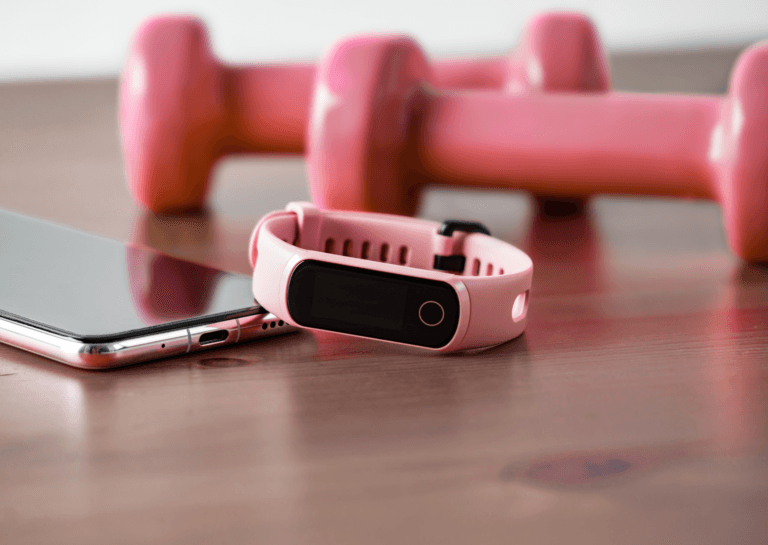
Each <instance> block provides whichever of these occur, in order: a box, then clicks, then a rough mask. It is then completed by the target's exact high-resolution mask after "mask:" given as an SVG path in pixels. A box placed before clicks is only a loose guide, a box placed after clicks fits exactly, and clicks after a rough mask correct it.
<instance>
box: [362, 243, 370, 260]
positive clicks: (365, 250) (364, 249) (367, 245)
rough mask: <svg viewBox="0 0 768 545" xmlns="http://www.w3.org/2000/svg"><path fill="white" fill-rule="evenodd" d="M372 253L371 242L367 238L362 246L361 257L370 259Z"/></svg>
mask: <svg viewBox="0 0 768 545" xmlns="http://www.w3.org/2000/svg"><path fill="white" fill-rule="evenodd" d="M370 253H371V243H370V242H368V241H367V240H366V241H365V242H363V246H362V248H360V257H361V258H362V259H368V255H369V254H370Z"/></svg>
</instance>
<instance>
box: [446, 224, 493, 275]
mask: <svg viewBox="0 0 768 545" xmlns="http://www.w3.org/2000/svg"><path fill="white" fill-rule="evenodd" d="M456 231H459V232H462V233H482V234H484V235H488V236H491V232H490V231H489V230H488V228H487V227H486V226H485V225H483V224H482V223H480V222H477V221H460V220H445V221H444V222H443V224H442V225H441V226H440V229H438V231H437V234H438V235H440V236H444V237H452V236H453V233H455V232H456ZM466 264H467V258H466V256H464V255H463V254H457V255H440V254H435V263H434V265H433V268H434V269H435V270H438V271H448V272H455V273H463V272H464V267H465V266H466Z"/></svg>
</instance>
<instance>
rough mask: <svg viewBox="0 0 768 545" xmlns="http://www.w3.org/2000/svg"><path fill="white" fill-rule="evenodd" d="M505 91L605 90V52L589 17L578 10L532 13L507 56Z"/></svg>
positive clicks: (608, 82) (607, 81)
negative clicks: (518, 40) (516, 42)
mask: <svg viewBox="0 0 768 545" xmlns="http://www.w3.org/2000/svg"><path fill="white" fill-rule="evenodd" d="M506 87H507V91H509V92H532V91H546V92H549V93H555V92H569V93H572V92H575V91H584V92H591V93H595V92H605V91H608V90H610V87H611V78H610V72H609V69H608V56H607V54H606V51H605V48H604V47H603V44H602V42H601V41H600V35H599V34H598V32H597V28H596V27H595V24H594V23H593V22H592V20H591V19H590V18H589V17H587V16H586V15H583V14H581V13H567V12H563V13H557V12H555V13H543V14H540V15H536V16H535V17H533V18H532V19H531V20H530V21H529V23H528V25H527V27H526V29H525V32H524V33H523V35H522V37H521V39H520V42H519V44H518V47H517V51H516V52H515V55H513V56H512V57H511V58H510V76H509V81H508V82H507V85H506Z"/></svg>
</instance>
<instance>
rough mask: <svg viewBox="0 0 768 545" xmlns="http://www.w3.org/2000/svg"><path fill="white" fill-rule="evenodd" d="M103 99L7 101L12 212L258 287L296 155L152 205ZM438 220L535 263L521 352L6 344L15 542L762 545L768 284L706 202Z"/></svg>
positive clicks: (457, 210) (325, 344)
mask: <svg viewBox="0 0 768 545" xmlns="http://www.w3.org/2000/svg"><path fill="white" fill-rule="evenodd" d="M734 53H735V52H734ZM730 55H731V53H730V52H724V53H723V52H720V53H718V54H715V53H711V54H709V56H706V55H705V58H704V60H702V58H701V56H696V55H694V56H693V59H694V60H693V61H691V60H690V58H688V57H685V56H678V57H675V56H674V55H672V56H670V57H668V58H666V57H663V56H657V58H656V59H654V63H651V64H650V65H649V66H656V67H658V66H661V67H662V68H661V69H660V73H663V72H664V70H665V68H664V67H667V68H669V66H670V65H671V66H674V65H675V63H678V66H679V67H681V70H682V71H683V72H685V71H684V70H683V68H684V67H685V66H688V65H687V64H686V62H689V64H690V63H693V64H692V65H693V66H700V65H701V64H702V63H704V65H706V63H707V62H709V63H710V65H711V66H712V69H713V73H716V74H719V73H720V71H721V70H720V69H721V68H722V66H723V65H725V64H726V61H727V60H728V59H730ZM685 59H688V61H686V60H685ZM707 59H709V61H707ZM619 61H621V62H619V63H618V64H617V74H618V75H620V74H622V73H626V74H636V70H635V71H633V70H629V69H628V67H635V68H637V67H642V66H644V64H643V62H644V61H643V58H642V57H631V56H628V57H626V58H624V59H623V60H622V59H619ZM633 63H634V64H633ZM665 63H666V64H665ZM694 72H695V74H696V75H697V76H696V77H698V76H699V75H700V70H695V71H694ZM718 77H719V76H718ZM665 81H666V80H664V78H663V77H660V78H659V82H660V83H659V86H660V87H662V88H663V87H664V82H665ZM692 81H694V83H696V82H697V81H698V80H696V78H692ZM673 83H674V85H675V86H677V85H679V80H677V79H676V80H674V82H673ZM696 84H697V85H698V83H696ZM709 84H711V85H712V86H717V85H719V83H717V82H710V83H708V85H709ZM672 87H674V86H672V85H670V88H672ZM700 88H701V90H704V91H707V90H716V89H709V88H705V87H704V86H703V85H701V86H700ZM675 89H676V90H681V89H678V88H676V87H675ZM114 92H115V83H114V82H113V81H101V82H100V81H96V82H79V83H50V84H18V85H5V86H0V119H3V123H2V124H0V157H1V158H2V159H0V206H2V207H4V208H9V209H13V210H17V211H21V212H25V213H28V214H32V215H37V216H42V217H46V218H49V219H52V220H55V221H59V222H62V223H66V224H69V225H73V226H75V227H78V228H81V229H85V230H88V231H91V232H96V233H100V234H103V235H106V236H110V237H113V238H117V239H121V240H127V241H132V242H133V243H135V244H141V245H148V246H152V247H156V248H160V249H162V250H164V251H166V252H168V253H171V254H174V255H179V256H182V257H186V258H188V259H192V260H195V261H198V262H202V263H208V264H212V265H216V266H219V267H223V268H227V269H230V270H236V271H241V272H249V270H248V263H247V259H246V255H245V251H244V249H245V244H246V242H247V240H248V236H249V234H250V229H251V227H252V226H253V224H254V223H255V221H256V220H257V219H258V218H259V217H260V216H261V215H262V214H264V213H266V212H267V211H269V210H272V209H275V208H280V207H282V206H283V205H284V204H285V202H286V201H288V200H295V199H305V198H307V193H306V189H305V178H304V171H303V164H302V162H301V160H298V159H287V158H269V159H260V160H253V159H249V160H239V161H230V162H227V163H224V164H222V165H221V167H220V169H219V171H218V174H217V177H218V183H217V186H216V190H215V194H214V199H213V202H212V204H211V206H210V208H209V209H208V210H207V211H205V212H204V213H201V214H197V215H191V216H186V217H173V218H169V217H157V216H151V215H147V214H145V213H143V212H142V211H140V210H138V209H136V208H135V207H134V206H133V204H132V203H131V201H130V198H129V196H128V193H127V190H126V189H125V185H124V182H123V175H122V167H121V163H120V155H119V147H118V144H117V132H116V126H115V99H114ZM421 214H422V215H423V216H425V217H429V218H433V219H440V220H442V219H444V218H445V217H465V218H481V219H483V220H484V221H485V222H486V223H487V224H488V225H489V226H490V227H491V229H492V231H493V232H494V233H495V234H496V235H498V236H501V237H503V238H505V239H507V240H509V241H511V242H513V243H515V244H517V245H519V246H520V247H522V248H523V249H525V250H526V251H527V252H529V253H530V255H531V256H532V258H533V259H534V263H535V267H536V270H535V279H534V287H533V291H532V298H531V307H530V314H529V316H530V318H529V326H528V329H527V332H526V334H525V335H524V336H523V337H521V338H519V339H517V340H515V341H512V342H510V343H507V344H504V345H502V346H498V347H495V348H491V349H488V350H482V351H476V352H472V353H466V354H460V355H451V356H434V355H423V354H422V353H419V352H418V351H416V350H410V349H406V348H398V347H392V346H381V345H378V344H376V343H373V342H369V341H364V340H349V339H343V338H341V337H339V336H335V335H332V334H318V335H312V334H309V333H297V334H295V335H291V336H287V337H283V338H273V339H268V340H265V341H261V342H257V343H252V344H249V345H244V346H240V347H237V348H231V349H226V350H217V351H211V352H208V353H200V354H196V355H192V356H189V357H182V358H174V359H168V360H164V361H159V362H154V363H150V364H146V365H141V366H136V367H131V368H126V369H122V370H117V371H112V372H101V373H97V372H86V371H79V370H75V369H70V368H67V367H65V366H63V365H60V364H57V363H54V362H49V361H47V360H45V359H43V358H40V357H37V356H34V355H31V354H27V353H24V352H21V351H19V350H16V349H14V348H11V347H8V346H5V345H0V415H2V416H1V417H0V536H2V539H0V541H1V542H2V543H77V544H84V543H142V542H147V543H150V542H151V543H158V542H162V543H210V542H258V543H335V544H337V543H411V542H414V543H415V542H426V543H433V542H434V543H438V542H442V543H457V544H458V543H461V544H464V543H562V542H569V543H582V542H583V543H611V544H613V543H643V544H645V543H658V542H668V543H696V544H702V543H712V544H722V543H746V544H764V543H766V542H768V524H767V523H766V520H768V269H766V268H763V267H758V266H749V265H745V264H742V263H740V262H739V261H738V260H736V259H734V258H733V257H732V256H731V255H730V254H729V253H728V251H727V249H726V246H725V242H724V237H723V233H722V228H721V225H720V212H719V209H718V208H717V207H716V206H715V205H712V204H709V203H700V202H682V201H667V200H627V199H620V198H603V199H598V200H596V201H594V202H593V203H591V204H590V205H589V206H588V208H587V210H586V211H585V213H584V214H581V215H577V216H570V217H564V218H543V217H541V216H540V215H537V214H536V213H535V210H534V208H533V206H532V204H531V202H530V201H529V200H528V199H527V198H525V197H524V196H521V195H515V194H512V193H488V192H468V191H462V192H452V191H437V190H433V191H430V192H428V195H427V198H426V199H425V201H424V202H423V205H422V209H421Z"/></svg>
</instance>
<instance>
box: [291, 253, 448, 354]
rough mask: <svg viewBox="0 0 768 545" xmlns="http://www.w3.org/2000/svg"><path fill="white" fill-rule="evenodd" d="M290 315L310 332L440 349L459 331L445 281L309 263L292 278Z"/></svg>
mask: <svg viewBox="0 0 768 545" xmlns="http://www.w3.org/2000/svg"><path fill="white" fill-rule="evenodd" d="M288 311H289V312H290V313H291V317H292V318H293V319H294V320H295V321H296V322H297V323H298V324H300V325H302V326H305V327H314V328H317V329H325V330H329V331H338V332H341V333H351V334H353V335H360V336H364V337H372V338H376V339H384V340H389V341H395V342H402V343H406V344H415V345H418V346H427V347H430V348H439V347H441V346H445V345H446V344H448V343H449V342H450V340H451V339H452V338H453V335H454V334H455V332H456V328H457V326H458V321H459V300H458V297H457V295H456V291H455V290H454V289H453V287H451V286H450V285H449V284H447V283H445V282H439V281H435V280H425V279H420V278H412V277H409V276H405V275H398V274H390V273H382V272H378V271H369V270H365V269H359V268H356V267H346V266H343V265H335V264H330V263H323V262H320V261H312V260H308V261H304V262H303V263H300V264H299V265H298V266H297V267H296V269H295V270H294V272H293V274H292V276H291V279H290V282H289V284H288Z"/></svg>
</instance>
